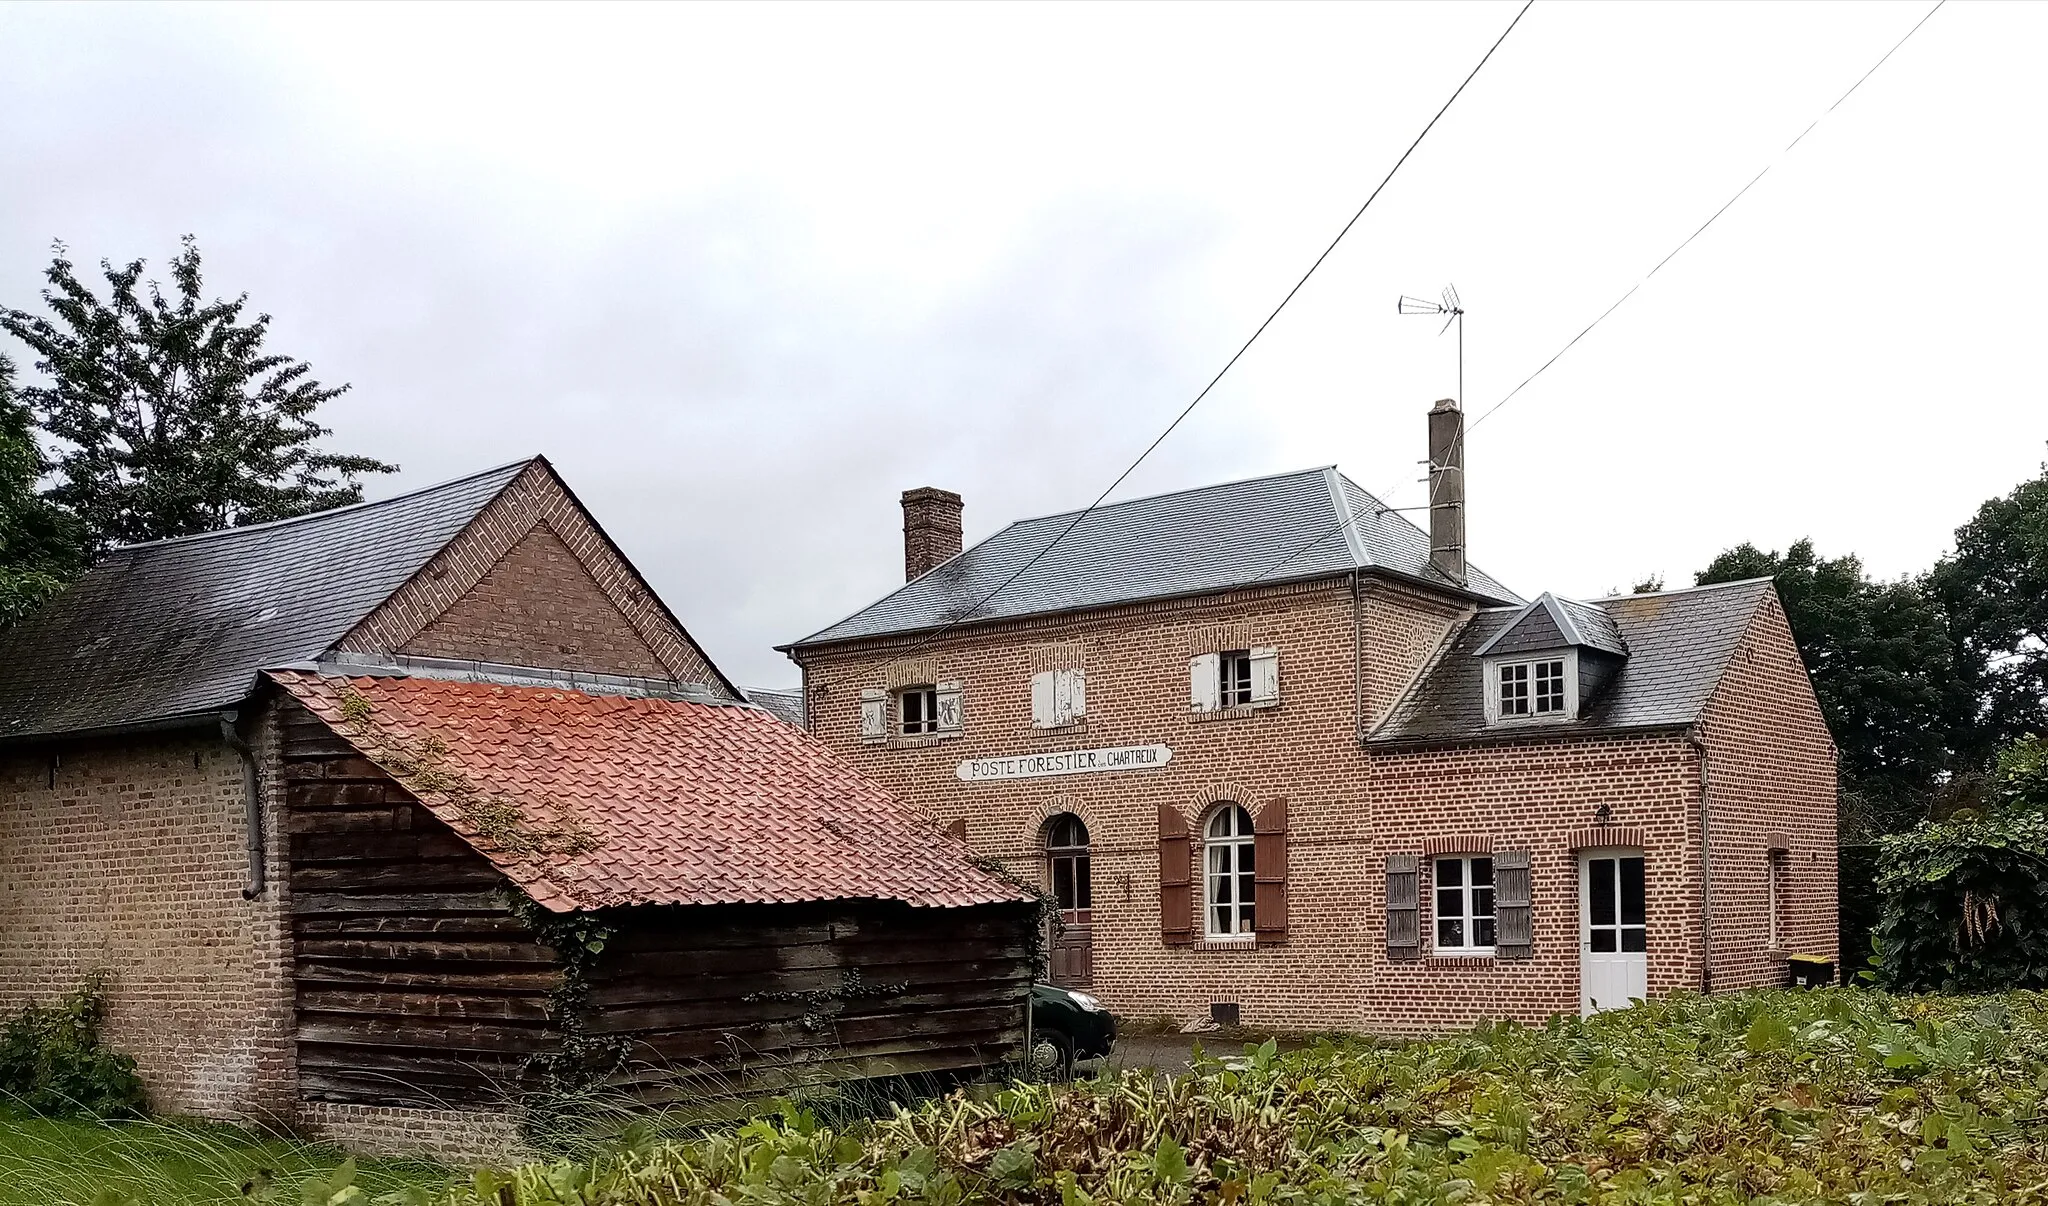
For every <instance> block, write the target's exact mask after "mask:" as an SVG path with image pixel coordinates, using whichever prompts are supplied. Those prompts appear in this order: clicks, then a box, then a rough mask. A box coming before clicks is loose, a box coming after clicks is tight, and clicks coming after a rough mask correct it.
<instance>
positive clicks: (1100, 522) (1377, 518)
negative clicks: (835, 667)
mask: <svg viewBox="0 0 2048 1206" xmlns="http://www.w3.org/2000/svg"><path fill="white" fill-rule="evenodd" d="M1077 514H1079V512H1074V511H1069V512H1066V513H1065V514H1061V515H1047V516H1045V517H1043V518H1040V519H1024V520H1019V521H1017V522H1016V523H1013V524H1011V525H1010V526H1009V527H1006V528H1004V529H1003V530H1002V531H1000V532H997V533H996V534H995V535H993V536H991V537H989V538H988V539H987V540H984V541H982V542H981V543H980V544H977V545H975V546H974V547H973V548H971V549H968V550H966V551H965V552H963V553H961V554H960V555H959V556H958V557H955V558H953V559H951V560H950V561H947V562H945V563H944V564H943V565H940V566H938V567H936V568H935V569H933V570H932V571H931V572H930V573H927V574H925V575H924V576H922V577H920V578H917V579H916V580H914V581H911V582H907V583H905V584H904V585H903V586H901V587H899V588H898V589H896V590H894V591H892V592H890V593H889V594H888V595H887V596H886V597H884V598H883V599H881V600H880V601H879V602H877V603H874V604H872V605H870V606H868V607H865V608H863V609H861V610H860V611H858V612H855V613H854V614H853V615H851V616H848V617H847V618H846V619H843V620H841V621H839V622H838V623H836V624H833V625H832V626H830V627H828V628H825V629H823V630H821V631H819V632H815V633H813V634H811V635H810V636H807V637H805V638H803V639H802V640H800V641H797V642H795V643H793V644H791V645H787V646H783V647H782V648H785V649H794V648H800V647H802V646H806V645H822V644H827V643H830V642H834V641H847V640H859V639H863V638H868V637H877V636H884V635H888V634H892V633H900V632H919V631H924V630H928V629H932V628H938V627H941V626H943V625H945V624H948V623H964V622H973V621H986V620H1000V619H1009V618H1013V617H1017V616H1027V615H1035V614H1039V613H1043V612H1059V611H1074V610H1079V609H1082V608H1089V607H1103V606H1108V605H1111V604H1116V603H1129V602H1135V601H1137V600H1140V599H1160V598H1171V597H1174V596H1179V595H1196V594H1206V593H1209V592H1213V591H1220V590H1228V589H1230V588H1233V587H1240V586H1247V585H1250V584H1252V583H1254V582H1259V581H1267V582H1288V581H1294V580H1298V579H1304V578H1321V577H1327V576H1330V575H1335V574H1347V573H1350V572H1351V571H1352V570H1355V569H1371V570H1381V571H1384V572H1387V573H1391V574H1396V575H1399V576H1402V577H1405V578H1411V579H1415V580H1418V581H1422V582H1426V583H1428V584H1430V585H1433V586H1437V587H1441V588H1445V589H1449V590H1460V591H1463V592H1464V593H1468V594H1472V595H1476V596H1478V597H1480V598H1482V599H1485V600H1487V601H1490V602H1499V603H1520V602H1521V596H1519V595H1517V594H1515V593H1514V592H1513V591H1511V590H1509V589H1508V588H1506V587H1505V586H1502V585H1501V584H1500V583H1498V582H1496V581H1494V580H1493V579H1492V578H1491V577H1489V576H1487V575H1486V574H1485V573H1484V572H1482V571H1480V570H1478V569H1473V570H1472V571H1471V572H1470V585H1469V588H1461V587H1459V586H1458V585H1457V584H1456V583H1454V582H1452V581H1451V580H1450V579H1449V578H1448V577H1446V576H1445V575H1444V574H1442V573H1441V572H1439V571H1438V570H1436V569H1435V568H1433V567H1432V566H1431V565H1430V564H1429V536H1428V534H1427V533H1425V532H1423V531H1422V529H1420V528H1418V527H1416V526H1415V525H1414V524H1413V523H1411V522H1409V521H1408V520H1407V519H1406V518H1404V517H1403V516H1401V515H1400V514H1399V513H1397V512H1392V511H1385V510H1382V509H1381V504H1380V502H1379V500H1377V499H1375V498H1373V497H1372V496H1371V495H1370V494H1367V493H1366V492H1365V491H1364V490H1361V489H1359V488H1358V486H1357V484H1356V483H1354V482H1352V481H1351V480H1350V479H1349V478H1347V477H1345V476H1344V475H1343V474H1341V473H1339V472H1337V470H1336V469H1335V468H1334V467H1331V466H1325V467H1323V468H1320V469H1307V470H1302V471H1300V472H1296V473H1282V474H1277V475H1275V476H1272V477H1261V478H1253V479H1251V480H1249V481H1241V482H1228V483H1225V484H1223V485H1220V486H1204V487H1201V488H1199V489H1194V490H1181V491H1177V492H1175V493H1172V494H1159V495H1154V496H1152V497H1149V498H1134V499H1131V500H1129V501H1126V502H1119V503H1111V504H1109V505H1107V506H1104V507H1101V508H1099V509H1097V510H1096V511H1094V512H1092V513H1090V514H1089V515H1088V516H1087V517H1086V518H1085V519H1083V520H1082V521H1081V523H1080V524H1079V526H1077V527H1075V528H1074V530H1073V531H1072V532H1071V533H1069V534H1068V535H1066V536H1065V537H1064V538H1061V537H1060V533H1062V532H1064V531H1066V528H1067V526H1068V525H1069V524H1071V523H1073V522H1074V517H1075V515H1077ZM1347 518H1350V519H1351V522H1348V523H1347V522H1346V520H1347ZM1056 538H1058V539H1059V543H1058V544H1056V545H1055V544H1053V543H1052V542H1053V541H1054V540H1055V539H1056ZM1048 545H1051V546H1052V547H1051V551H1050V552H1046V553H1045V554H1044V556H1042V557H1039V558H1038V560H1037V562H1036V563H1035V564H1031V566H1030V568H1029V569H1028V570H1025V571H1024V572H1023V573H1022V574H1021V575H1020V576H1019V577H1018V578H1017V580H1016V581H1015V582H1012V583H1011V584H1010V585H1009V586H1007V587H1005V588H1004V589H1003V590H1002V592H1001V593H1000V594H997V595H996V596H995V597H994V598H993V599H988V596H989V595H990V594H991V592H994V591H995V590H996V588H997V587H999V586H1001V585H1002V584H1003V583H1004V582H1005V581H1006V580H1007V579H1009V577H1010V576H1011V575H1012V574H1015V573H1017V572H1018V571H1019V570H1020V569H1022V568H1023V567H1024V566H1025V565H1026V564H1027V563H1030V562H1031V559H1032V557H1033V556H1035V555H1037V554H1039V553H1040V552H1041V551H1042V550H1044V549H1046V547H1047V546H1048ZM984 599H988V601H987V602H986V603H983V600H984Z"/></svg>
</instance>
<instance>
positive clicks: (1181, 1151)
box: [414, 989, 2048, 1206]
mask: <svg viewBox="0 0 2048 1206" xmlns="http://www.w3.org/2000/svg"><path fill="white" fill-rule="evenodd" d="M2044 1103H2048V996H2043V995H2038V994H2032V993H2016V994H2011V995H2009V996H2007V997H2003V998H1974V999H1936V998H1918V999H1916V998H1904V997H1892V996H1889V995H1887V994H1884V993H1882V992H1867V991H1856V990H1849V989H1835V990H1826V991H1820V992H1812V993H1791V992H1759V993H1751V994H1744V995H1738V996H1730V997H1716V998H1697V997H1694V998H1684V999H1678V1000H1671V1001H1659V1002H1652V1003H1649V1004H1645V1005H1641V1006H1638V1007H1636V1008H1634V1009H1630V1010H1624V1011H1620V1012H1617V1013H1609V1014H1603V1015H1600V1016H1598V1017H1596V1018H1592V1019H1588V1020H1584V1021H1582V1020H1580V1019H1577V1018H1564V1019H1559V1020H1557V1021H1555V1022H1553V1023H1551V1024H1550V1025H1548V1026H1545V1027H1525V1026H1515V1025H1502V1026H1494V1027H1484V1028H1481V1029H1478V1030H1475V1031H1472V1032H1470V1033H1467V1034H1462V1035H1458V1036H1454V1037H1450V1038H1445V1039H1439V1040H1432V1041H1428V1042H1418V1043H1409V1044H1400V1045H1395V1044H1375V1043H1369V1042H1365V1041H1362V1040H1357V1041H1347V1042H1344V1043H1335V1044H1333V1043H1324V1044H1322V1045H1320V1046H1318V1047H1314V1048H1309V1049H1305V1050H1302V1051H1298V1052H1292V1053H1288V1054H1284V1055H1283V1054H1279V1053H1277V1052H1276V1051H1275V1050H1274V1048H1273V1046H1272V1044H1270V1043H1269V1044H1267V1045H1265V1046H1263V1047H1260V1048H1257V1049H1254V1050H1250V1051H1248V1052H1247V1054H1246V1056H1245V1057H1244V1058H1242V1059H1237V1060H1231V1061H1228V1062H1227V1063H1224V1062H1217V1061H1213V1060H1207V1061H1203V1062H1201V1063H1200V1064H1199V1065H1198V1066H1197V1069H1196V1072H1195V1073H1194V1074H1193V1075H1189V1076H1181V1077H1174V1078H1171V1079H1164V1078H1160V1077H1156V1076H1153V1075H1151V1074H1149V1073H1144V1072H1126V1073H1124V1074H1122V1075H1120V1076H1114V1077H1108V1076H1106V1077H1104V1078H1102V1079H1099V1080H1096V1081H1093V1082H1085V1083H1081V1084H1076V1085H1039V1084H1021V1083H1020V1084H1016V1085H1012V1086H1011V1087H1009V1088H1007V1089H1004V1090H1002V1091H1000V1092H996V1093H993V1094H984V1095H979V1096H977V1095H974V1094H970V1093H961V1094H955V1095H954V1096H952V1097H949V1098H946V1099H943V1100H940V1101H935V1102H931V1103H928V1104H926V1105H924V1106H921V1107H918V1108H915V1109H904V1110H899V1111H898V1112H897V1113H896V1114H895V1115H894V1116H893V1117H891V1118H888V1119H885V1120H882V1121H879V1122H875V1123H872V1124H868V1125H864V1126H855V1127H848V1128H844V1129H834V1128H830V1127H826V1126H822V1125H820V1124H819V1123H818V1122H817V1120H816V1119H815V1118H814V1117H813V1116H811V1115H809V1114H807V1113H804V1112H801V1111H794V1110H792V1111H788V1112H786V1113H785V1114H784V1115H783V1116H781V1117H779V1118H776V1119H772V1120H756V1121H753V1122H749V1123H747V1124H746V1125H744V1126H741V1127H739V1128H737V1129H736V1130H731V1131H726V1132H722V1133H718V1134H714V1135H710V1136H707V1137H703V1138H699V1139H696V1140H692V1141H687V1142H685V1141H662V1140H655V1139H651V1138H648V1139H643V1140H642V1141H640V1142H638V1143H634V1144H629V1145H625V1146H621V1147H620V1148H618V1149H616V1150H613V1151H611V1152H609V1153H608V1154H604V1155H601V1156H599V1157H597V1158H594V1159H589V1160H584V1161H557V1162H553V1163H539V1164H533V1165H528V1166H526V1167H524V1168H519V1169H513V1170H484V1171H481V1172H478V1173H476V1174H474V1177H473V1179H472V1180H471V1181H470V1183H469V1184H467V1185H465V1186H463V1187H461V1188H459V1189H456V1190H453V1191H451V1193H450V1194H448V1195H445V1196H439V1197H432V1198H427V1197H421V1198H417V1199H414V1200H416V1201H429V1200H431V1201H433V1202H435V1203H437V1204H440V1206H510V1204H516V1206H840V1204H844V1206H899V1204H900V1206H998V1204H1009V1203H1018V1204H1023V1203H1030V1204H1033V1206H1137V1204H1140V1203H1143V1204H1145V1206H1324V1204H1330V1206H1336V1204H1339V1203H1345V1204H1348V1203H1389V1204H1391V1203H1535V1202H1544V1203H1553V1202H1555V1203H1598V1204H1601V1206H1609V1204H1613V1206H1619V1204H1621V1203H1699V1204H1702V1206H1706V1204H1719V1203H1805V1202H1815V1203H1818V1202H1830V1203H1833V1202H1846V1203H1852V1204H1856V1206H1862V1204H1865V1203H1868V1204H1870V1206H1875V1204H1877V1203H1940V1204H1941V1206H1969V1204H1974V1203H1985V1204H1987V1206H1988V1204H1990V1203H2005V1202H2042V1201H2044V1200H2048V1115H2044V1112H2043V1106H2044Z"/></svg>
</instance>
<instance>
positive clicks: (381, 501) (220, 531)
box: [107, 453, 547, 553]
mask: <svg viewBox="0 0 2048 1206" xmlns="http://www.w3.org/2000/svg"><path fill="white" fill-rule="evenodd" d="M546 459H547V458H546V457H545V456H542V455H540V454H538V453H536V454H534V455H533V456H529V457H524V458H521V459H520V460H516V461H507V462H505V463H504V464H502V465H493V466H491V467H490V468H488V469H479V470H477V471H476V472H475V473H465V474H463V475H462V476H461V477H451V478H449V479H448V480H447V481H441V482H435V483H433V484H432V485H427V486H420V487H418V488H417V489H412V490H407V491H405V492H404V493H402V494H394V495H392V496H391V497H389V498H374V499H366V500H364V501H362V502H359V503H348V504H346V505H344V506H339V507H328V508H326V509H325V510H321V511H308V512H306V513H305V514H304V515H287V516H285V517H284V518H283V519H268V520H265V521H263V522H262V523H249V524H241V525H238V526H234V527H226V528H215V529H213V530H212V531H210V532H193V533H191V534H189V535H185V536H165V537H162V538H161V539H158V540H138V541H136V542H135V543H134V544H117V545H114V546H112V547H111V548H109V549H108V550H107V551H108V552H109V553H126V552H129V551H131V550H134V549H153V548H157V547H159V546H161V545H166V544H186V543H190V542H192V541H198V540H211V539H213V538H215V537H217V536H239V535H241V534H242V533H244V532H261V531H266V530H268V529H271V528H281V527H285V526H287V525H289V524H295V523H304V522H306V521H307V520H310V519H328V518H331V517H333V516H336V515H341V514H344V513H346V512H350V511H365V510H368V509H370V508H371V507H382V506H386V505H389V504H391V503H398V502H405V501H407V500H409V499H414V498H418V497H419V496H420V495H422V494H432V493H433V492H434V491H436V490H445V489H447V488H449V487H450V486H459V485H462V484H463V483H464V482H472V481H475V480H476V479H477V478H480V477H489V476H491V475H492V474H494V473H503V472H505V471H506V470H507V469H512V468H516V467H524V466H526V465H531V464H533V463H534V462H535V461H544V460H546Z"/></svg>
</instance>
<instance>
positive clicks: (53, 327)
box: [0, 235, 396, 548]
mask: <svg viewBox="0 0 2048 1206" xmlns="http://www.w3.org/2000/svg"><path fill="white" fill-rule="evenodd" d="M100 267H101V271H102V273H103V274H104V275H105V277H106V281H107V285H108V286H109V295H108V297H107V299H106V300H105V301H102V300H101V299H100V298H99V297H98V296H97V295H96V294H94V293H93V291H92V289H91V288H89V287H88V286H87V285H86V284H84V283H83V282H81V281H80V280H79V279H78V277H77V275H76V274H75V273H74V272H73V269H72V265H71V263H70V261H68V260H67V259H65V258H64V247H63V245H62V244H59V245H58V246H57V252H56V255H55V257H54V258H53V259H52V261H51V264H50V267H49V269H48V271H47V272H46V273H45V274H44V275H45V276H46V277H47V278H48V280H49V282H50V287H49V288H46V289H44V290H43V293H42V297H43V301H44V303H45V305H47V306H48V308H49V310H50V314H49V315H48V316H44V315H39V314H32V313H29V312H27V311H24V310H11V309H10V310H0V327H4V328H5V329H6V330H7V331H8V332H9V333H11V334H12V335H14V336H15V338H17V339H20V340H21V341H22V342H23V343H25V344H27V345H28V346H29V347H30V348H31V349H32V350H33V351H34V352H35V354H36V358H37V359H36V368H37V369H38V370H39V371H40V372H43V373H45V374H47V375H48V376H49V378H50V382H49V384H48V385H41V386H31V387H27V388H24V389H23V390H22V391H21V394H22V397H23V398H25V399H26V400H27V402H28V403H29V405H30V406H31V407H32V408H33V409H34V411H35V413H36V416H37V418H38V419H39V420H40V421H41V423H42V427H43V429H44V431H45V432H46V433H47V434H48V435H49V436H51V437H52V438H53V439H54V440H55V441H56V450H55V456H54V461H53V464H52V468H53V469H54V470H55V473H56V484H55V485H54V486H53V487H52V488H51V489H50V490H49V491H48V497H49V498H50V499H51V501H53V502H55V503H57V504H58V505H59V506H61V507H63V508H64V509H65V510H67V511H69V512H71V513H72V514H73V515H75V516H77V517H78V519H79V520H81V521H82V522H83V523H84V525H85V526H86V529H87V530H88V531H89V532H90V534H91V542H92V544H93V545H94V547H96V548H97V547H101V546H104V545H107V544H111V543H126V542H133V541H141V540H156V539H161V538H163V537H168V536H185V535H190V534H192V533H195V532H205V531H211V530H213V529H216V528H223V527H229V526H233V525H238V524H248V523H260V522H263V521H265V520H270V519H282V518H285V517H287V516H292V515H302V514H305V513H306V512H309V511H318V510H323V509H325V508H327V507H333V506H339V505H342V504H344V503H352V502H360V501H361V500H362V486H361V485H360V484H359V483H358V482H357V480H356V479H357V478H359V477H360V476H361V475H363V474H366V473H390V472H392V471H394V469H395V468H396V467H395V466H392V465H387V464H384V463H383V462H381V461H377V460H373V459H371V458H369V457H364V456H345V455H340V454H336V453H330V452H324V451H321V450H319V449H318V448H316V447H315V446H314V441H315V440H317V439H319V438H320V437H321V436H324V435H327V434H328V431H327V429H326V428H324V427H322V426H320V425H319V424H318V423H316V422H315V421H314V420H313V415H314V412H316V411H317V410H318V409H319V408H320V406H321V405H322V404H323V403H325V402H328V401H330V400H332V399H333V398H335V397H336V396H337V395H339V394H341V393H342V392H343V391H345V390H347V389H348V386H346V385H343V386H339V387H336V388H328V387H326V386H323V385H321V384H320V383H319V382H318V381H316V380H314V379H313V378H312V377H310V376H309V375H308V372H309V370H308V366H307V365H306V364H304V363H303V362H301V361H298V360H294V359H292V358H291V357H289V356H281V355H276V354H274V353H268V352H265V351H264V350H263V341H264V339H265V337H266V336H267V335H268V334H269V327H270V316H269V315H268V314H260V315H258V316H256V318H255V320H254V321H244V320H243V315H242V310H243V307H244V306H245V305H246V304H247V302H248V295H247V294H244V295H242V296H241V297H238V298H236V299H235V300H234V301H225V300H218V299H216V300H214V301H211V302H206V301H202V300H201V287H200V272H199V248H198V246H197V245H196V244H195V243H194V241H193V239H192V238H191V236H189V235H188V236H186V238H185V239H184V240H183V241H182V250H181V251H180V252H179V253H178V255H176V256H175V257H173V258H172V260H171V262H170V277H171V284H172V292H171V295H170V296H166V295H165V294H164V292H163V290H162V289H161V288H160V286H159V285H158V284H157V283H156V282H155V281H149V282H147V283H145V282H144V281H143V275H142V274H143V261H141V260H136V261H133V262H132V263H129V264H128V265H126V266H125V267H121V268H116V267H115V266H114V265H113V264H112V263H110V262H107V261H104V260H103V261H101V264H100Z"/></svg>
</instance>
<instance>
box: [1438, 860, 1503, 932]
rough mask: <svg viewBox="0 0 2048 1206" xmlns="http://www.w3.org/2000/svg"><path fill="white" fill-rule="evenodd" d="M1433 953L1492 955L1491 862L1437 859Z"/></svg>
mask: <svg viewBox="0 0 2048 1206" xmlns="http://www.w3.org/2000/svg"><path fill="white" fill-rule="evenodd" d="M1435 921H1436V943H1435V949H1436V953H1437V954H1439V955H1491V954H1492V953H1493V944H1494V913H1493V859H1491V858H1489V857H1486V856H1484V855H1472V856H1463V855H1460V856H1454V857H1450V858H1439V859H1437V860H1436V917H1435Z"/></svg>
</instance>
